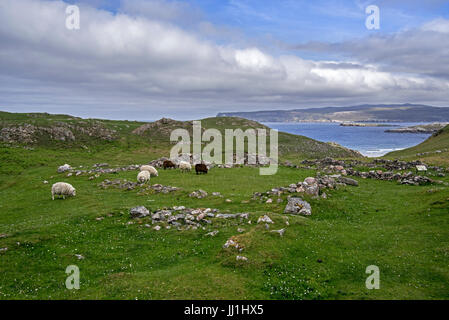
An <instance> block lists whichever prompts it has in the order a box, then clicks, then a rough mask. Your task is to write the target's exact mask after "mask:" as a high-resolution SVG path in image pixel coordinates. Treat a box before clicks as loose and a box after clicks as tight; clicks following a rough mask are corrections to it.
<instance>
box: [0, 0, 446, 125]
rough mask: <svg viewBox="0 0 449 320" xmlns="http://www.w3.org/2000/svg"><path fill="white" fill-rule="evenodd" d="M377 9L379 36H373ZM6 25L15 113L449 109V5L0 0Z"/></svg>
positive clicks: (5, 76) (4, 66) (7, 102)
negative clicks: (74, 13)
mask: <svg viewBox="0 0 449 320" xmlns="http://www.w3.org/2000/svg"><path fill="white" fill-rule="evenodd" d="M68 4H77V5H79V9H80V18H81V28H80V29H78V30H71V29H69V28H67V26H66V19H67V13H66V8H67V6H68ZM368 5H377V6H378V7H379V9H380V29H379V30H368V29H367V28H366V27H365V20H366V17H367V14H366V13H365V9H366V7H367V6H368ZM0 21H2V28H0V43H1V44H2V45H1V46H0V56H1V57H2V59H0V108H1V110H6V111H16V112H20V111H21V112H32V111H34V112H42V111H45V112H51V113H69V114H73V115H79V116H92V117H102V118H115V119H139V118H143V119H156V118H160V117H163V116H167V117H172V118H177V119H195V118H200V117H206V116H213V115H215V114H216V113H218V112H225V111H241V110H245V111H249V110H273V109H297V108H310V107H323V106H348V105H358V104H366V103H371V104H373V103H381V104H383V103H422V104H430V105H435V106H449V1H447V0H446V1H440V0H428V1H418V0H388V1H387V0H378V1H372V2H371V1H365V0H353V1H350V0H346V1H344V0H317V1H294V0H283V1H282V0H279V1H268V0H220V1H218V0H217V1H213V0H191V1H173V0H120V1H119V0H112V1H107V0H70V1H69V0H66V1H63V0H1V1H0Z"/></svg>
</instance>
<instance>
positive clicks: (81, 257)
mask: <svg viewBox="0 0 449 320" xmlns="http://www.w3.org/2000/svg"><path fill="white" fill-rule="evenodd" d="M75 257H77V259H78V260H83V259H84V256H83V255H81V254H75Z"/></svg>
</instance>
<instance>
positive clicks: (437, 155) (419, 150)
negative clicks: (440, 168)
mask: <svg viewBox="0 0 449 320" xmlns="http://www.w3.org/2000/svg"><path fill="white" fill-rule="evenodd" d="M385 158H391V159H392V158H399V159H406V160H410V159H421V160H423V161H426V162H428V163H434V164H448V163H449V125H447V126H446V127H444V128H443V129H441V130H439V131H438V132H436V133H434V134H433V135H432V136H430V137H429V138H428V139H427V140H425V141H424V142H422V143H420V144H418V145H416V146H414V147H411V148H407V149H404V150H398V151H393V152H390V153H388V154H387V155H385Z"/></svg>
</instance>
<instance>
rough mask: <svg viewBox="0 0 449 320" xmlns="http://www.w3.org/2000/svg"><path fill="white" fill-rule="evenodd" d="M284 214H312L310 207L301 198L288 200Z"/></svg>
mask: <svg viewBox="0 0 449 320" xmlns="http://www.w3.org/2000/svg"><path fill="white" fill-rule="evenodd" d="M284 213H290V214H302V215H305V216H309V215H311V214H312V207H311V206H310V204H309V203H308V202H307V201H304V200H302V199H301V198H293V197H292V198H289V199H288V203H287V205H286V206H285V209H284Z"/></svg>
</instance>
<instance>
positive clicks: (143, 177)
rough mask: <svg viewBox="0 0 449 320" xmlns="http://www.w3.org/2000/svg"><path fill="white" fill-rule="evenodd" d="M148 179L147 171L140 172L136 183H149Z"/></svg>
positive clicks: (149, 175)
mask: <svg viewBox="0 0 449 320" xmlns="http://www.w3.org/2000/svg"><path fill="white" fill-rule="evenodd" d="M150 177H151V174H150V173H149V172H148V171H146V170H144V171H140V172H139V174H138V175H137V181H138V182H140V183H145V182H148V181H150Z"/></svg>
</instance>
